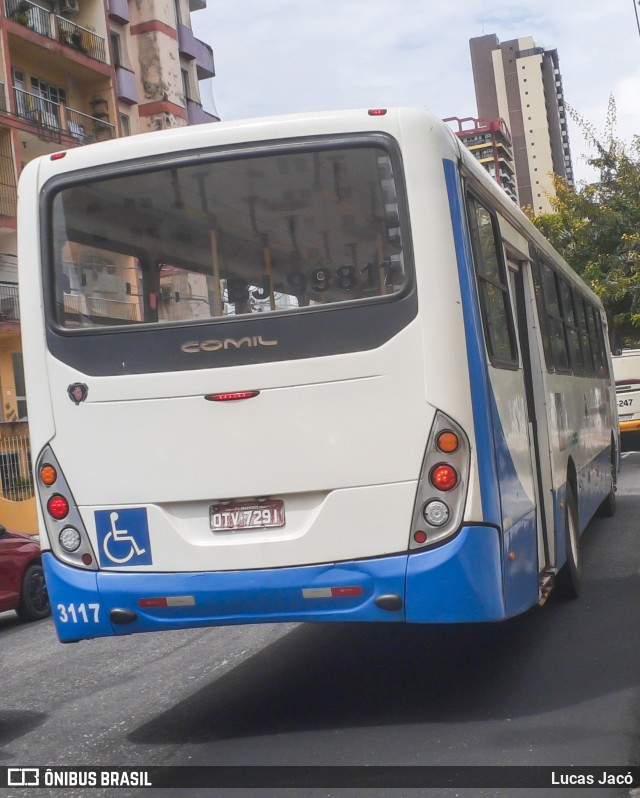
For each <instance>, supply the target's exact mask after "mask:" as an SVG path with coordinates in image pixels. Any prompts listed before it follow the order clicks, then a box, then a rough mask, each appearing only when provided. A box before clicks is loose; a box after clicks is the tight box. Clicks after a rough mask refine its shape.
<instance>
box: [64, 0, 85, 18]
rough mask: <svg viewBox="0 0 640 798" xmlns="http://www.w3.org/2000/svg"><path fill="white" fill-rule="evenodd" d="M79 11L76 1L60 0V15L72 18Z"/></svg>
mask: <svg viewBox="0 0 640 798" xmlns="http://www.w3.org/2000/svg"><path fill="white" fill-rule="evenodd" d="M78 11H80V4H79V3H78V0H62V2H61V4H60V13H61V14H66V15H67V16H72V15H73V14H77V13H78Z"/></svg>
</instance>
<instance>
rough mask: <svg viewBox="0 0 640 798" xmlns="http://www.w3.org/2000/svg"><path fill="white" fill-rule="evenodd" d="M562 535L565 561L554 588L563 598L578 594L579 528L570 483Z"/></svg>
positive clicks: (573, 596) (574, 596)
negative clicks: (565, 553)
mask: <svg viewBox="0 0 640 798" xmlns="http://www.w3.org/2000/svg"><path fill="white" fill-rule="evenodd" d="M564 536H565V546H566V550H567V561H566V562H565V564H564V565H563V566H562V568H561V569H560V570H559V571H558V575H557V577H556V588H557V589H558V592H559V593H560V595H562V596H564V597H565V598H577V597H578V596H579V595H580V530H579V528H578V512H577V509H576V500H575V498H574V495H573V488H572V487H571V485H570V484H567V498H566V501H565V524H564Z"/></svg>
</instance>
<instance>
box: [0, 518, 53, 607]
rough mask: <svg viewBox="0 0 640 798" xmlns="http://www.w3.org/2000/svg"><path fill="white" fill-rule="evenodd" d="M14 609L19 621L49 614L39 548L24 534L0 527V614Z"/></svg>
mask: <svg viewBox="0 0 640 798" xmlns="http://www.w3.org/2000/svg"><path fill="white" fill-rule="evenodd" d="M6 610H15V611H16V612H17V613H18V615H19V616H20V618H21V619H22V620H23V621H38V620H40V619H41V618H46V617H47V616H48V615H49V614H50V613H51V607H50V605H49V596H48V595H47V586H46V585H45V582H44V571H43V570H42V563H41V562H40V546H39V545H38V543H37V542H36V541H35V540H34V539H33V538H30V537H29V536H28V535H22V534H20V533H19V532H9V531H8V530H7V529H5V528H4V527H3V526H2V525H0V612H5V611H6Z"/></svg>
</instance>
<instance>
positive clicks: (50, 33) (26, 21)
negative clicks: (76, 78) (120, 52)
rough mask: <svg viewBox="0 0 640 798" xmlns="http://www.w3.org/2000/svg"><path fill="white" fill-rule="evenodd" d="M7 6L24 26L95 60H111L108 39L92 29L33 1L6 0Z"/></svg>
mask: <svg viewBox="0 0 640 798" xmlns="http://www.w3.org/2000/svg"><path fill="white" fill-rule="evenodd" d="M4 9H5V15H6V16H7V18H8V19H12V20H13V21H14V22H17V23H19V24H20V25H24V27H25V28H28V29H29V30H32V31H34V32H35V33H38V34H40V35H41V36H46V37H47V38H48V39H53V40H54V41H58V42H60V44H63V45H64V46H65V47H69V48H71V49H72V50H76V51H77V52H79V53H83V54H84V55H86V56H87V57H88V58H92V59H94V60H95V61H100V62H102V63H103V64H106V63H108V61H107V47H106V40H105V39H104V38H103V37H102V36H98V35H97V34H96V33H94V32H93V31H90V30H89V29H88V28H83V27H82V26H81V25H76V24H75V23H74V22H70V21H69V20H68V19H67V18H66V17H61V16H58V15H57V14H54V13H53V12H51V11H49V10H48V9H47V8H43V7H42V6H39V5H37V4H36V3H32V2H31V0H4Z"/></svg>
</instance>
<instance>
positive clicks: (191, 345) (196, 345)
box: [180, 335, 278, 354]
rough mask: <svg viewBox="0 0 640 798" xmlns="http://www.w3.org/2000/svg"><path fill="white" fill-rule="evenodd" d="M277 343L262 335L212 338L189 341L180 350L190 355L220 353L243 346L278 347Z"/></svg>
mask: <svg viewBox="0 0 640 798" xmlns="http://www.w3.org/2000/svg"><path fill="white" fill-rule="evenodd" d="M277 345H278V342H277V341H265V339H264V338H263V337H262V336H261V335H253V336H251V337H249V336H248V335H247V336H245V337H244V338H224V339H217V338H212V339H211V340H209V341H187V342H186V343H184V344H182V346H181V347H180V349H182V351H183V352H187V353H189V354H191V353H194V352H218V351H219V350H220V349H240V348H241V347H243V346H277Z"/></svg>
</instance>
